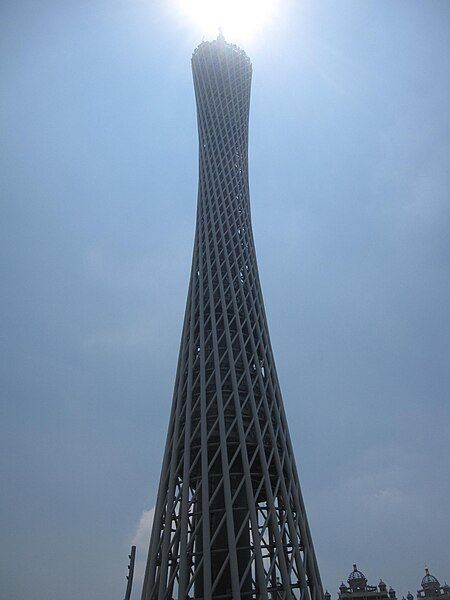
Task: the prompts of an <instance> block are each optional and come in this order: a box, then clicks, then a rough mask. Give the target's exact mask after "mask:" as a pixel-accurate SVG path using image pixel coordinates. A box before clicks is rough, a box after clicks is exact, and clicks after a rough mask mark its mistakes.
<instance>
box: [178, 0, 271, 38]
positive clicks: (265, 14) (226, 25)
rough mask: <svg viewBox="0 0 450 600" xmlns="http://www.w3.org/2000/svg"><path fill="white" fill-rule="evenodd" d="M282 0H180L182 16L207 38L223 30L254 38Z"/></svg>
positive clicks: (232, 36) (240, 36)
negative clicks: (279, 0)
mask: <svg viewBox="0 0 450 600" xmlns="http://www.w3.org/2000/svg"><path fill="white" fill-rule="evenodd" d="M277 4H278V0H178V5H179V8H180V11H181V13H182V14H181V16H182V17H183V18H185V19H188V20H189V21H190V23H191V24H192V25H193V26H194V27H196V28H197V29H198V30H199V33H200V34H201V35H202V36H204V37H206V38H215V37H217V34H218V32H219V30H221V31H222V33H223V34H224V36H225V37H226V38H227V40H229V41H234V42H248V41H251V40H252V39H253V38H254V37H255V36H256V34H257V33H258V32H259V31H260V30H261V28H262V27H263V25H264V24H265V23H267V22H268V21H269V20H270V18H271V16H272V15H273V14H274V12H275V8H276V5H277Z"/></svg>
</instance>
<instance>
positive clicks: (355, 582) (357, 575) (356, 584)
mask: <svg viewBox="0 0 450 600" xmlns="http://www.w3.org/2000/svg"><path fill="white" fill-rule="evenodd" d="M347 581H348V584H349V586H350V587H351V588H352V590H355V589H356V590H360V589H364V588H365V587H366V583H367V579H366V576H365V575H364V573H362V572H361V571H358V569H357V567H356V565H353V571H352V572H351V573H350V575H349V576H348V579H347Z"/></svg>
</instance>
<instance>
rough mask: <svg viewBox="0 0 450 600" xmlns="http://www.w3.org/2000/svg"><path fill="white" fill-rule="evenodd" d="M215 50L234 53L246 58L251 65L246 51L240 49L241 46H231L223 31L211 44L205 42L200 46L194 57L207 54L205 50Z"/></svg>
mask: <svg viewBox="0 0 450 600" xmlns="http://www.w3.org/2000/svg"><path fill="white" fill-rule="evenodd" d="M213 49H214V50H216V51H217V52H221V53H224V54H226V53H230V52H234V53H235V54H238V55H239V56H241V57H242V58H244V59H245V60H246V61H247V62H248V63H249V64H251V61H250V58H249V57H248V56H247V54H246V53H245V52H244V50H242V48H239V46H236V44H230V43H229V42H227V41H226V39H225V37H224V35H223V33H222V31H219V35H218V36H217V38H216V39H215V40H212V41H211V42H209V41H205V42H202V43H201V44H199V45H198V46H197V48H196V49H195V50H194V52H193V54H192V57H194V56H196V55H198V54H201V53H203V52H205V50H213Z"/></svg>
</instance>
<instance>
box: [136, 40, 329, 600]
mask: <svg viewBox="0 0 450 600" xmlns="http://www.w3.org/2000/svg"><path fill="white" fill-rule="evenodd" d="M192 70H193V75H194V87H195V96H196V102H197V115H198V131H199V145H200V165H199V191H198V208H197V227H196V233H195V242H194V253H193V261H192V272H191V279H190V285H189V292H188V300H187V306H186V315H185V319H184V326H183V334H182V339H181V348H180V355H179V362H178V370H177V376H176V382H175V391H174V398H173V405H172V412H171V416H170V424H169V431H168V437H167V443H166V448H165V453H164V460H163V467H162V473H161V481H160V485H159V491H158V499H157V504H156V508H155V517H154V523H153V531H152V536H151V541H150V549H149V555H148V562H147V568H146V573H145V580H144V586H143V592H142V600H156V599H158V600H163V599H164V600H170V599H172V598H175V599H178V600H186V599H188V598H195V599H203V600H211V599H214V600H218V599H219V598H220V599H223V600H226V599H232V600H238V599H241V598H242V599H245V598H248V599H252V598H253V599H255V598H258V599H259V598H261V599H267V600H275V599H277V600H278V599H294V598H302V599H305V600H308V599H309V598H311V599H312V600H322V598H323V592H322V587H321V582H320V576H319V571H318V568H317V562H316V557H315V554H314V549H313V544H312V541H311V534H310V531H309V528H308V523H307V520H306V514H305V507H304V504H303V500H302V496H301V492H300V485H299V480H298V476H297V471H296V467H295V462H294V455H293V451H292V445H291V441H290V438H289V433H288V426H287V422H286V416H285V413H284V408H283V402H282V399H281V393H280V388H279V384H278V379H277V374H276V370H275V363H274V359H273V355H272V348H271V345H270V340H269V331H268V328H267V321H266V316H265V312H264V306H263V299H262V294H261V288H260V283H259V277H258V270H257V265H256V255H255V248H254V242H253V235H252V227H251V221H250V204H249V188H248V163H247V150H248V117H249V101H250V85H251V76H252V66H251V63H250V60H249V59H248V57H247V56H246V55H245V53H244V52H243V51H242V50H240V49H239V48H237V47H236V46H234V45H231V44H228V43H226V42H225V40H224V38H223V37H222V36H221V35H220V36H219V37H218V39H217V40H215V41H213V42H204V43H202V44H201V45H200V46H199V47H198V48H197V49H196V51H195V52H194V54H193V57H192Z"/></svg>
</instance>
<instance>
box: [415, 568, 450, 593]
mask: <svg viewBox="0 0 450 600" xmlns="http://www.w3.org/2000/svg"><path fill="white" fill-rule="evenodd" d="M407 599H408V600H413V595H412V594H411V592H409V593H408V596H407ZM423 599H426V600H450V586H449V585H447V584H446V583H444V585H441V584H440V583H439V581H438V580H437V579H436V577H435V576H434V575H430V572H429V570H428V569H425V576H424V578H423V579H422V588H421V589H420V590H417V600H423Z"/></svg>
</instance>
